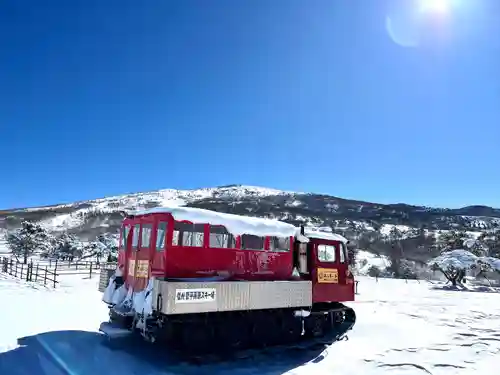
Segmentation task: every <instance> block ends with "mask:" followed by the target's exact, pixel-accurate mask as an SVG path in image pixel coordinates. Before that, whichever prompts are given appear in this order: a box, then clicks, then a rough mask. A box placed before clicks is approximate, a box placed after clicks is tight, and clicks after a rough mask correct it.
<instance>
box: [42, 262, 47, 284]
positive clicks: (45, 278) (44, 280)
mask: <svg viewBox="0 0 500 375" xmlns="http://www.w3.org/2000/svg"><path fill="white" fill-rule="evenodd" d="M43 285H47V266H45V277H44V278H43Z"/></svg>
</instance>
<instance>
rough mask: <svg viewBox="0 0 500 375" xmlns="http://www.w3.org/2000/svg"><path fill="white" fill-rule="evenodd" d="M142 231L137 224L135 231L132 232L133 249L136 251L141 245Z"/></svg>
mask: <svg viewBox="0 0 500 375" xmlns="http://www.w3.org/2000/svg"><path fill="white" fill-rule="evenodd" d="M140 230H141V225H140V224H135V225H134V229H133V231H132V248H133V249H136V248H137V245H139V231H140Z"/></svg>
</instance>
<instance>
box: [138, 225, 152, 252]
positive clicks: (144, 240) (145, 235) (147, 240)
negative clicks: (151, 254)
mask: <svg viewBox="0 0 500 375" xmlns="http://www.w3.org/2000/svg"><path fill="white" fill-rule="evenodd" d="M152 232H153V226H152V225H151V224H143V225H142V235H141V248H143V249H145V248H148V247H149V245H150V244H151V233H152Z"/></svg>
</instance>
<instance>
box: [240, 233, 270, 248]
mask: <svg viewBox="0 0 500 375" xmlns="http://www.w3.org/2000/svg"><path fill="white" fill-rule="evenodd" d="M264 239H265V237H258V236H254V235H251V234H244V235H242V236H241V248H242V249H245V250H264V243H265V242H264Z"/></svg>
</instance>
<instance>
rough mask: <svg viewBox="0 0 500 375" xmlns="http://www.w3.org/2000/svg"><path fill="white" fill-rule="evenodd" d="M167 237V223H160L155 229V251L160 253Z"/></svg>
mask: <svg viewBox="0 0 500 375" xmlns="http://www.w3.org/2000/svg"><path fill="white" fill-rule="evenodd" d="M166 235H167V223H166V222H164V221H162V222H159V223H158V228H157V229H156V250H157V251H162V250H164V249H165V236H166Z"/></svg>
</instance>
